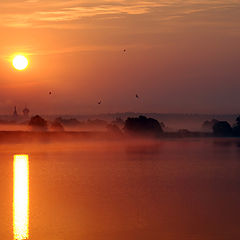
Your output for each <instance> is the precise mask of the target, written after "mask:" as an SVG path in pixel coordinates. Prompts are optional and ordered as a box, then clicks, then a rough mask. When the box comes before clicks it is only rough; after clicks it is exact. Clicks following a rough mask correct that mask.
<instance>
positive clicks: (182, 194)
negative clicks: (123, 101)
mask: <svg viewBox="0 0 240 240" xmlns="http://www.w3.org/2000/svg"><path fill="white" fill-rule="evenodd" d="M0 153H1V159H0V170H1V172H0V191H1V195H0V196H1V198H0V239H4V240H10V239H11V240H12V239H13V233H12V232H13V230H12V225H13V217H12V215H13V210H12V202H13V154H15V153H27V154H29V161H30V162H29V182H30V195H29V196H30V197H29V201H30V209H29V210H30V214H29V219H30V223H29V233H30V239H32V240H43V239H44V240H80V239H82V240H123V239H124V240H135V239H136V240H147V239H149V240H151V239H152V240H155V239H156V240H159V239H161V240H169V239H172V240H215V239H216V240H223V239H224V240H237V239H240V142H239V141H237V140H233V139H222V140H221V139H185V140H184V139H177V140H159V141H129V142H117V141H115V142H91V141H88V142H79V143H64V144H63V143H62V144H50V143H49V144H39V145H36V144H29V145H27V144H26V145H1V146H0Z"/></svg>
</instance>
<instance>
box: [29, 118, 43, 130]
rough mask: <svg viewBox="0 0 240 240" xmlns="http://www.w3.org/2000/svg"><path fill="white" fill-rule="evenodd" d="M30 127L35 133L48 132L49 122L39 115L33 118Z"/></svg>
mask: <svg viewBox="0 0 240 240" xmlns="http://www.w3.org/2000/svg"><path fill="white" fill-rule="evenodd" d="M29 126H31V127H32V130H34V131H47V121H46V120H45V119H43V118H42V117H40V116H39V115H36V116H34V117H31V120H30V121H29Z"/></svg>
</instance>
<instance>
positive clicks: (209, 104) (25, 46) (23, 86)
mask: <svg viewBox="0 0 240 240" xmlns="http://www.w3.org/2000/svg"><path fill="white" fill-rule="evenodd" d="M239 43H240V0H208V1H206V0H201V1H200V0H198V1H197V0H171V1H170V0H168V1H166V0H149V1H135V0H116V1H109V0H91V1H90V0H89V1H82V0H80V1H79V0H68V1H67V0H42V1H40V0H39V1H38V0H28V1H20V0H11V1H1V2H0V84H1V94H0V114H6V113H11V112H12V107H13V106H14V105H17V106H18V108H19V109H21V108H23V107H24V106H25V104H26V105H27V106H28V107H29V108H30V109H31V110H32V113H52V114H53V113H68V114H71V113H77V114H85V113H100V112H122V111H138V112H139V111H140V112H195V113H238V112H239V109H240V107H239V102H240V95H239V89H240V67H239V56H240V47H239ZM123 49H127V51H126V53H123ZM17 52H22V53H25V54H26V55H27V56H28V59H29V62H30V65H29V67H28V69H27V70H26V71H23V72H19V71H16V70H14V69H13V67H12V65H11V63H10V62H9V57H10V56H11V55H12V54H14V53H17ZM49 91H52V92H53V94H52V95H48V92H49ZM136 93H138V94H139V95H140V100H139V101H137V99H135V94H136ZM99 99H102V104H101V105H98V104H97V102H98V100H99Z"/></svg>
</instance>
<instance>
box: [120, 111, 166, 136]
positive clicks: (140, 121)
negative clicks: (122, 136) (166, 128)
mask: <svg viewBox="0 0 240 240" xmlns="http://www.w3.org/2000/svg"><path fill="white" fill-rule="evenodd" d="M124 130H125V131H127V132H130V133H136V134H151V135H159V134H160V133H162V132H163V130H162V127H161V125H160V123H159V122H158V120H156V119H153V118H147V117H145V116H139V117H138V118H128V119H127V120H126V121H125V126H124Z"/></svg>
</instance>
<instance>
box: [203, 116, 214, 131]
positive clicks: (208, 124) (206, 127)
mask: <svg viewBox="0 0 240 240" xmlns="http://www.w3.org/2000/svg"><path fill="white" fill-rule="evenodd" d="M217 122H218V120H216V119H212V120H211V121H208V120H207V121H205V122H203V124H202V129H203V130H205V131H210V130H212V129H213V126H214V124H215V123H217Z"/></svg>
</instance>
